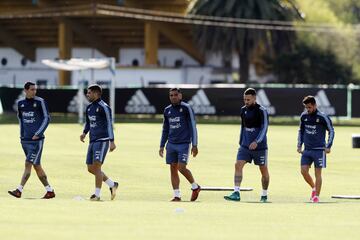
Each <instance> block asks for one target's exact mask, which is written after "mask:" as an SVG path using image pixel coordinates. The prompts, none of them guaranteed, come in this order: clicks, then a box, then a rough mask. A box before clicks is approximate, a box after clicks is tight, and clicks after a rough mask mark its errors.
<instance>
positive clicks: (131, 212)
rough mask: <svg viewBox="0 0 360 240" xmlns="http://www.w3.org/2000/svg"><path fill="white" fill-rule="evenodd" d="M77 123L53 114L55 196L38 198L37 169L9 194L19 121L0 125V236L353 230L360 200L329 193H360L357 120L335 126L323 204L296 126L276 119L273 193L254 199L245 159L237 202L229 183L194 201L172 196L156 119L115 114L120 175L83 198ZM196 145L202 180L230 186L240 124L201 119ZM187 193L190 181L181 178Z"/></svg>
mask: <svg viewBox="0 0 360 240" xmlns="http://www.w3.org/2000/svg"><path fill="white" fill-rule="evenodd" d="M81 131H82V127H81V126H80V125H75V124H51V125H50V126H49V128H48V130H47V132H46V137H47V138H46V142H45V146H44V151H43V157H42V164H43V166H44V168H45V170H46V172H47V175H48V178H49V181H50V183H51V185H52V186H53V187H54V188H55V191H56V193H57V197H56V198H55V199H53V200H42V199H40V198H41V197H42V195H43V194H44V189H43V187H42V186H41V183H40V181H39V180H38V179H37V177H36V174H35V172H33V174H32V176H31V177H30V180H29V181H28V183H27V185H26V187H25V190H24V193H23V198H22V199H15V198H12V197H11V196H10V195H8V194H7V190H9V189H13V188H15V187H16V186H17V185H18V184H19V180H20V177H21V174H22V171H23V164H24V156H23V152H22V149H21V146H20V143H19V137H18V133H19V129H18V126H17V125H4V124H3V125H0V132H1V135H2V137H1V138H0V156H1V159H0V205H1V207H0V239H4V240H5V239H6V240H7V239H17V240H18V239H27V240H33V239H51V240H56V239H88V240H90V239H267V240H277V239H357V237H358V236H359V231H360V230H359V226H360V200H358V201H357V200H335V199H332V198H331V195H332V194H348V195H357V194H358V195H360V157H359V155H360V149H352V148H351V134H352V133H356V132H357V133H359V132H360V129H359V128H355V127H336V128H335V132H336V134H335V142H334V147H333V149H332V153H331V154H330V155H328V168H327V169H326V170H325V171H324V175H323V191H322V194H321V198H320V199H321V201H322V203H320V204H311V203H309V195H310V188H309V187H308V186H307V185H306V184H305V182H304V181H303V179H302V176H301V174H300V172H299V155H298V154H297V153H296V138H297V127H293V126H291V127H288V126H270V129H269V134H268V141H269V169H270V174H271V181H270V189H269V199H270V201H271V203H268V204H261V203H258V201H259V197H260V191H261V183H260V174H259V171H258V169H257V167H255V166H254V165H247V166H246V168H245V172H244V180H243V184H242V186H244V187H253V188H254V191H252V192H243V193H242V201H241V202H239V203H238V202H226V201H225V200H224V199H223V195H224V194H227V193H226V192H225V193H224V192H202V193H201V194H200V197H199V201H197V202H188V201H184V202H180V203H173V202H169V200H170V199H171V197H172V190H171V185H170V179H169V170H168V166H167V165H165V164H164V159H161V158H160V157H158V155H157V154H158V145H159V138H160V131H161V125H160V124H116V128H115V135H116V144H117V149H116V151H115V152H113V153H108V155H107V158H106V161H105V165H104V171H105V172H106V173H107V174H108V175H109V176H110V177H111V178H112V179H114V180H117V181H119V183H120V191H119V196H118V198H117V199H116V200H115V201H110V194H109V190H108V188H107V187H106V186H105V185H104V186H103V190H102V199H103V201H101V202H90V201H88V200H79V199H80V198H79V197H78V196H80V197H82V198H84V199H87V198H88V197H89V196H90V194H92V192H93V189H94V187H93V185H94V179H93V176H90V174H88V173H87V171H86V165H85V163H84V162H85V154H86V150H87V143H86V144H83V143H81V142H80V141H79V135H80V133H81ZM198 131H199V155H198V157H196V158H195V159H191V160H190V164H189V168H190V169H191V170H192V172H193V174H194V176H195V178H196V180H197V181H198V182H199V183H200V185H203V186H232V185H233V183H232V182H233V164H234V161H235V157H236V152H237V147H238V143H237V142H238V138H239V126H237V125H206V124H203V125H202V124H200V125H198ZM181 191H182V197H183V199H184V200H188V199H189V198H190V194H191V192H190V185H189V184H188V183H187V182H186V181H185V179H184V178H181Z"/></svg>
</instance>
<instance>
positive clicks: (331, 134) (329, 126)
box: [324, 116, 335, 153]
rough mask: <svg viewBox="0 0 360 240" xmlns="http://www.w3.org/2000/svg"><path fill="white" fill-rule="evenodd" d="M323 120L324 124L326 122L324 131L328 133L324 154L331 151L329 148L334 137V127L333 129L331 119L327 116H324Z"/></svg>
mask: <svg viewBox="0 0 360 240" xmlns="http://www.w3.org/2000/svg"><path fill="white" fill-rule="evenodd" d="M324 118H325V122H326V129H327V130H328V132H329V136H328V141H327V144H326V146H325V152H326V153H330V149H331V146H332V144H333V141H334V137H335V131H334V127H333V124H332V122H331V119H330V118H329V117H328V116H325V117H324Z"/></svg>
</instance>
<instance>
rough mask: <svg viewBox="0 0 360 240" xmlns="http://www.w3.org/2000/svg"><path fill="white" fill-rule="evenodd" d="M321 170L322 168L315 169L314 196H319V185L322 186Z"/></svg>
mask: <svg viewBox="0 0 360 240" xmlns="http://www.w3.org/2000/svg"><path fill="white" fill-rule="evenodd" d="M321 170H322V168H315V189H316V196H320V191H321V185H322V177H321Z"/></svg>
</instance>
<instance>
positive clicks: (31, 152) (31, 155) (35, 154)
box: [21, 139, 44, 165]
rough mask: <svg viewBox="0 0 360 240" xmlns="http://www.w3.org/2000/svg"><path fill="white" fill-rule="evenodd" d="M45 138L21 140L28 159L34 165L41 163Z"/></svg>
mask: <svg viewBox="0 0 360 240" xmlns="http://www.w3.org/2000/svg"><path fill="white" fill-rule="evenodd" d="M43 145H44V139H42V140H39V141H21V146H22V149H23V150H24V153H25V156H26V161H27V162H30V163H31V164H34V165H40V162H41V154H42V150H43Z"/></svg>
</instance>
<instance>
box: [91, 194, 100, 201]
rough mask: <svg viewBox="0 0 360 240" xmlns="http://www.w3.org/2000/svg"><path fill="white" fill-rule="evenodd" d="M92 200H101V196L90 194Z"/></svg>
mask: <svg viewBox="0 0 360 240" xmlns="http://www.w3.org/2000/svg"><path fill="white" fill-rule="evenodd" d="M90 201H100V197H98V196H96V195H95V194H93V195H91V196H90Z"/></svg>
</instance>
